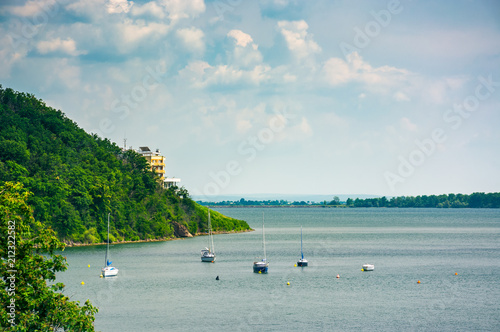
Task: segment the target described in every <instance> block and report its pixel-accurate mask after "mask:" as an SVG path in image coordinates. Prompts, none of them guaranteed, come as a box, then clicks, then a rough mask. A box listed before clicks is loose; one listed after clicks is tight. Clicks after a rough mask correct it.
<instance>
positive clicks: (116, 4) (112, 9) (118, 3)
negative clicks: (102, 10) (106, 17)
mask: <svg viewBox="0 0 500 332" xmlns="http://www.w3.org/2000/svg"><path fill="white" fill-rule="evenodd" d="M133 5H134V2H133V1H127V0H108V3H107V4H106V9H107V11H108V13H109V14H119V13H128V12H129V11H130V8H132V6H133Z"/></svg>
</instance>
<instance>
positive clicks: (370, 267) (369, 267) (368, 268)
mask: <svg viewBox="0 0 500 332" xmlns="http://www.w3.org/2000/svg"><path fill="white" fill-rule="evenodd" d="M373 270H375V266H374V265H373V264H364V265H363V271H373Z"/></svg>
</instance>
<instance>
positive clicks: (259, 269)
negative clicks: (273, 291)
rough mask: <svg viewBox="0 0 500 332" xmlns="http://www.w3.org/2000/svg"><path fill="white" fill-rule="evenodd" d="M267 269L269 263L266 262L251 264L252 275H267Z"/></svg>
mask: <svg viewBox="0 0 500 332" xmlns="http://www.w3.org/2000/svg"><path fill="white" fill-rule="evenodd" d="M268 268H269V263H266V262H254V263H253V272H254V273H267V270H268Z"/></svg>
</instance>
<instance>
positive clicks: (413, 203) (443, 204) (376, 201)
mask: <svg viewBox="0 0 500 332" xmlns="http://www.w3.org/2000/svg"><path fill="white" fill-rule="evenodd" d="M346 204H347V205H348V206H354V207H401V208H404V207H422V208H500V193H473V194H470V195H465V194H448V195H429V196H427V195H423V196H399V197H392V198H391V199H387V198H386V197H385V196H384V197H380V198H366V199H359V198H356V199H355V200H352V199H350V200H347V202H346Z"/></svg>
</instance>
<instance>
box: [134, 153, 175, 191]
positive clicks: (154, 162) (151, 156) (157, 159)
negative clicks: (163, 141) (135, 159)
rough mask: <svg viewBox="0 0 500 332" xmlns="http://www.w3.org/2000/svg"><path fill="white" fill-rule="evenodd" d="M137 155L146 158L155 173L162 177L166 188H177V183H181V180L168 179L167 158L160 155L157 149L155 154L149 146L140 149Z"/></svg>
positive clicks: (161, 179)
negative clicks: (166, 173)
mask: <svg viewBox="0 0 500 332" xmlns="http://www.w3.org/2000/svg"><path fill="white" fill-rule="evenodd" d="M137 153H139V154H140V155H141V156H143V157H144V158H146V160H147V161H148V163H149V165H150V166H151V170H153V171H155V173H156V174H157V175H158V176H159V177H160V181H161V182H162V183H163V186H164V187H165V188H170V187H172V186H177V183H179V182H181V179H177V178H167V177H166V176H165V171H166V168H165V157H164V156H162V155H161V154H160V150H159V149H156V151H155V152H153V151H151V150H150V149H149V148H148V147H147V146H141V147H139V150H137Z"/></svg>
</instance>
